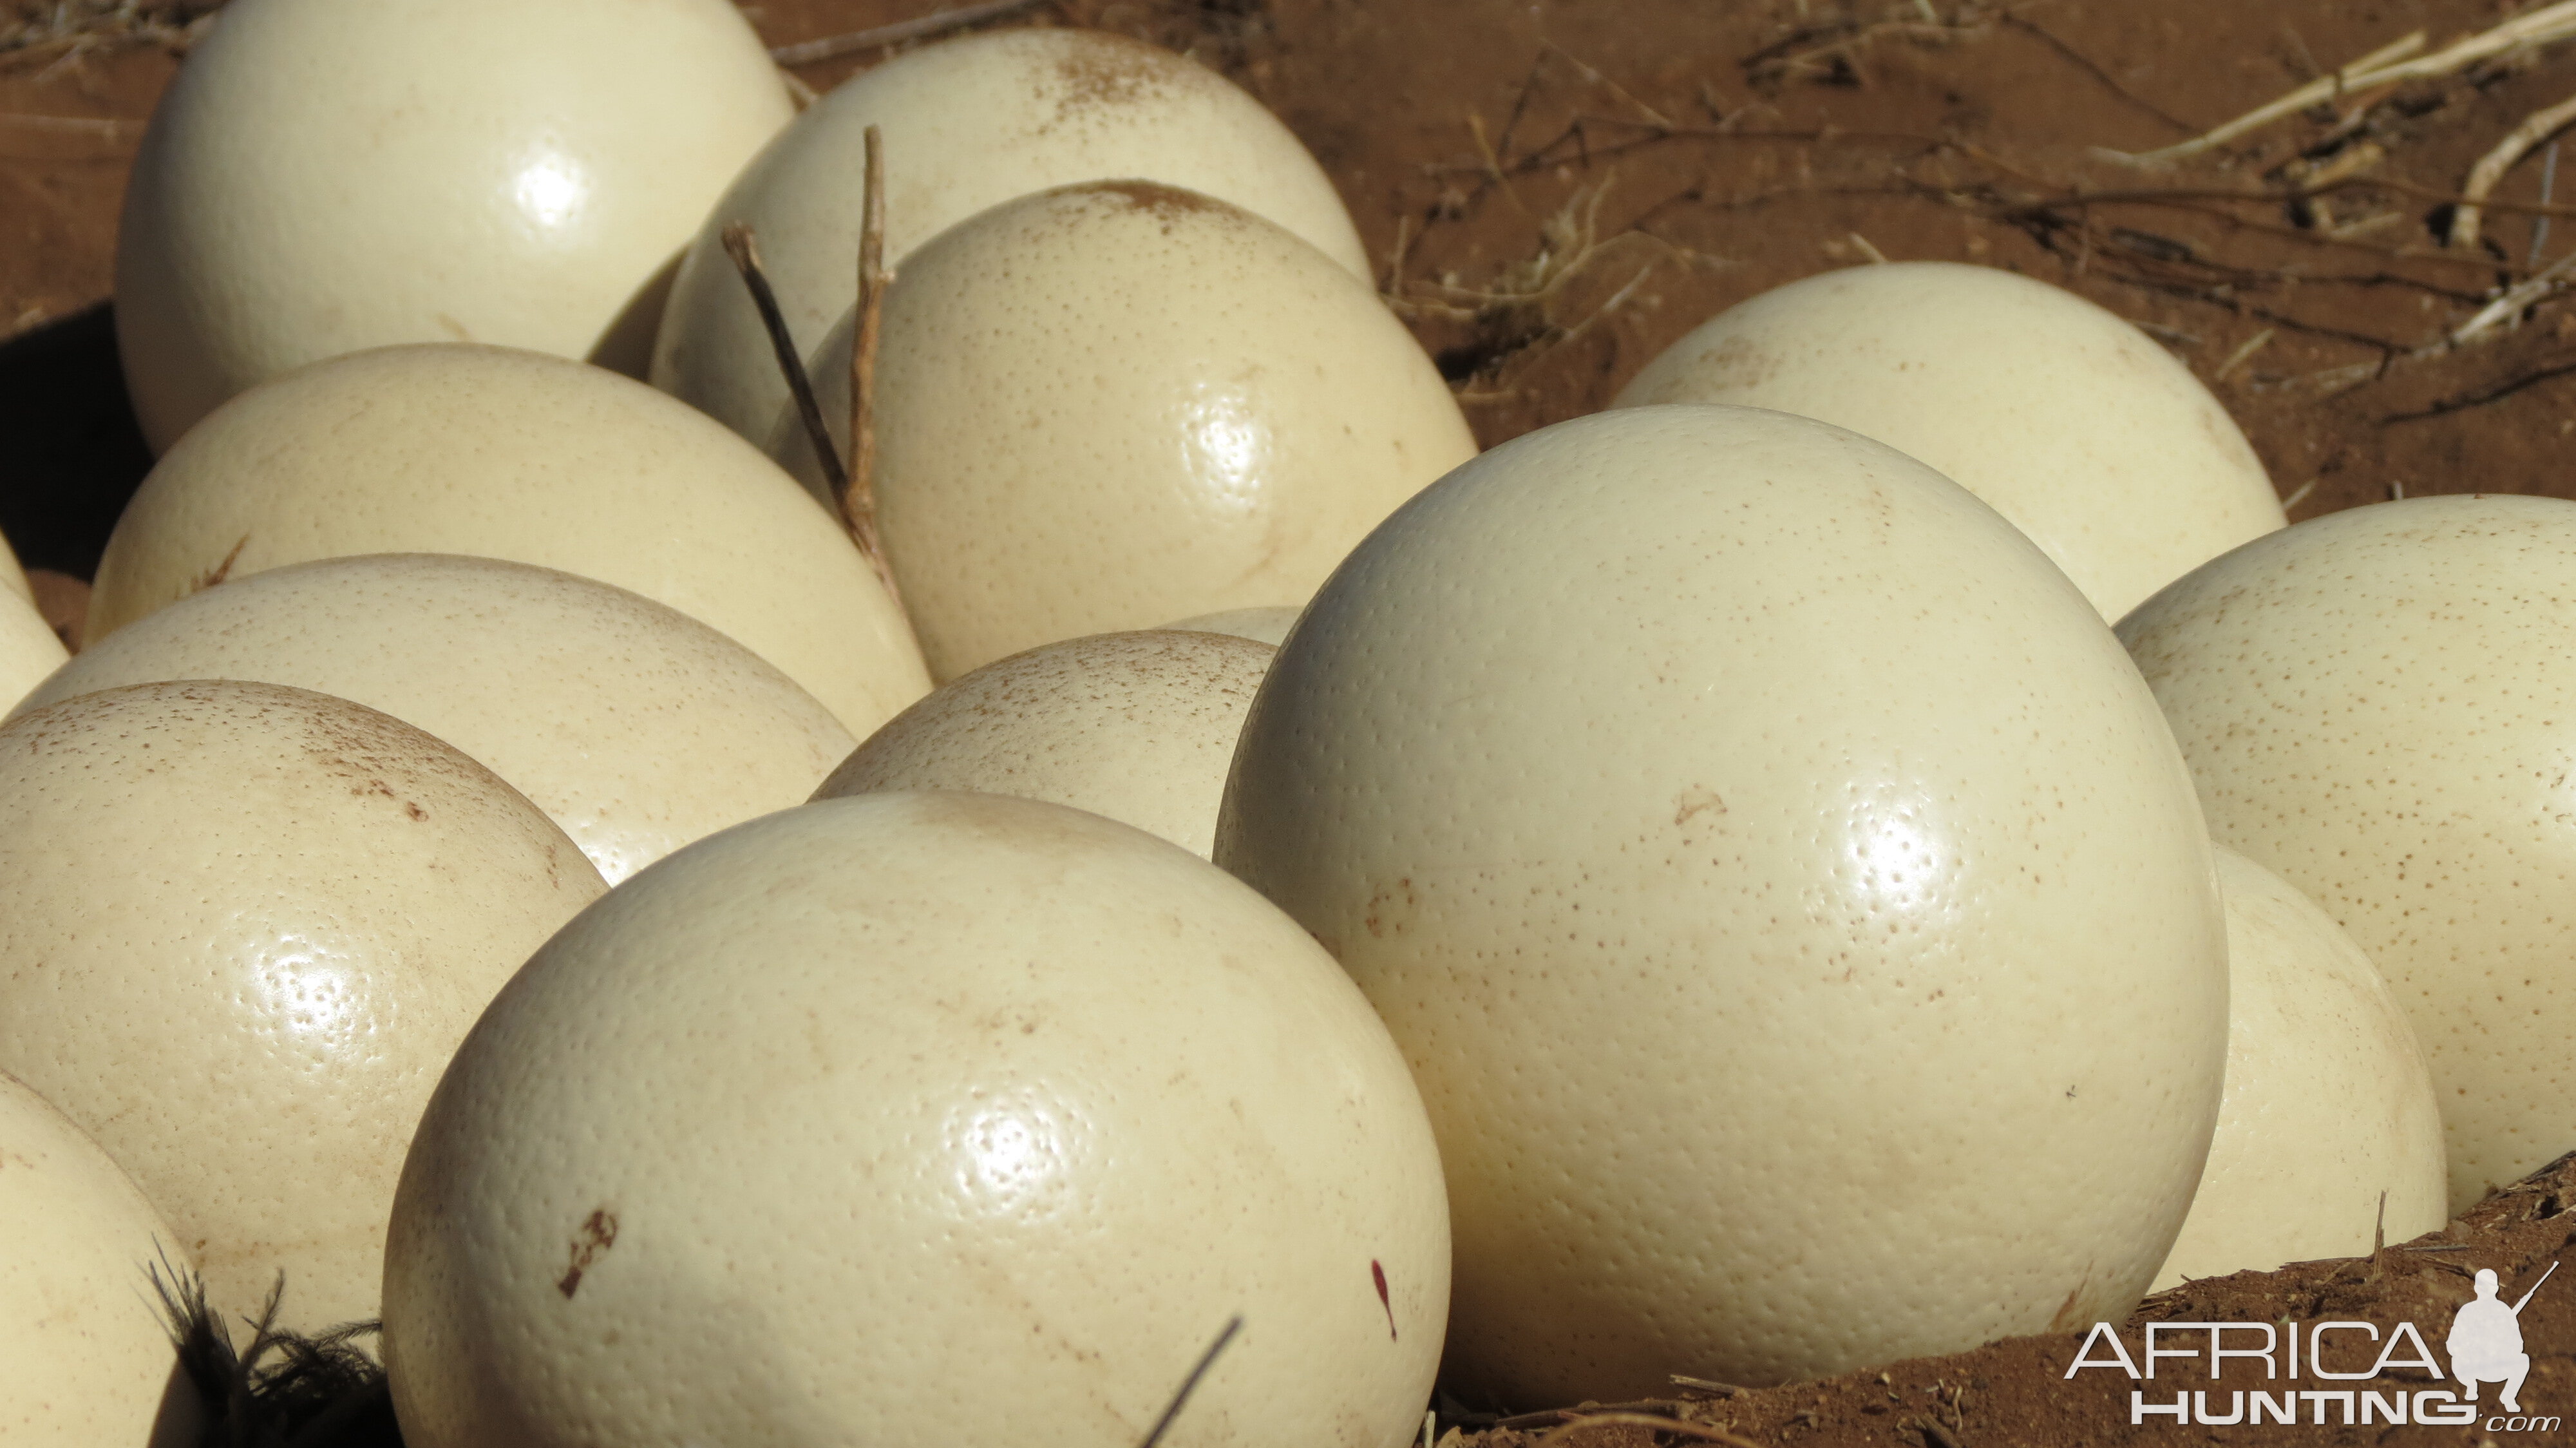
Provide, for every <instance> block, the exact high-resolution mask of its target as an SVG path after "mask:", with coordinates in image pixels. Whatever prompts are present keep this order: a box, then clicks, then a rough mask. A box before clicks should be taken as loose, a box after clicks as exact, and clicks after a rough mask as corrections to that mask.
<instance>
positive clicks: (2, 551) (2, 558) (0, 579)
mask: <svg viewBox="0 0 2576 1448" xmlns="http://www.w3.org/2000/svg"><path fill="white" fill-rule="evenodd" d="M0 585H5V586H6V587H7V588H8V590H9V591H10V592H11V593H14V594H16V595H18V596H19V597H20V598H23V599H26V600H28V601H30V602H33V601H34V600H35V597H36V590H35V588H34V587H33V586H31V585H30V584H29V583H28V582H27V570H26V569H25V568H24V567H22V566H21V565H20V564H19V562H18V554H17V551H16V550H15V549H13V548H11V547H10V546H9V540H8V539H6V538H0Z"/></svg>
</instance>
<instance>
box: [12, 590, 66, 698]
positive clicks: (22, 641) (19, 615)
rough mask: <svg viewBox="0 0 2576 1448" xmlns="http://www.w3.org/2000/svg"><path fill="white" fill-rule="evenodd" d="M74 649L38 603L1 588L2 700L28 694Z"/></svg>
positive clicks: (23, 696) (59, 665)
mask: <svg viewBox="0 0 2576 1448" xmlns="http://www.w3.org/2000/svg"><path fill="white" fill-rule="evenodd" d="M70 657H71V653H70V651H69V650H67V649H65V648H64V647H63V641H62V638H61V636H60V635H58V634H56V633H55V632H54V629H53V625H51V624H48V623H46V622H45V616H44V615H43V614H40V613H38V612H36V606H35V605H34V604H33V603H30V602H28V601H27V600H25V599H22V598H13V597H11V596H9V595H8V594H7V593H5V592H0V700H6V701H8V702H10V703H15V702H17V701H18V700H20V699H23V698H25V697H27V695H28V693H29V692H30V691H31V690H33V689H34V688H35V687H36V686H37V685H39V684H41V683H43V682H44V681H45V676H46V675H48V674H51V673H52V672H53V671H54V670H56V669H58V668H61V667H62V663H63V660H65V659H67V658H70Z"/></svg>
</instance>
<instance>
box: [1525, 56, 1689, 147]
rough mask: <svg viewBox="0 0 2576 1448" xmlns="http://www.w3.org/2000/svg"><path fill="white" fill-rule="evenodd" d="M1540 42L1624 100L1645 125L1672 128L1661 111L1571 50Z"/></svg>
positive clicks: (1583, 74) (1591, 80) (1580, 73)
mask: <svg viewBox="0 0 2576 1448" xmlns="http://www.w3.org/2000/svg"><path fill="white" fill-rule="evenodd" d="M1540 43H1541V44H1543V45H1545V46H1546V47H1547V48H1548V50H1549V51H1550V52H1552V53H1554V54H1555V55H1557V56H1558V57H1560V58H1561V59H1563V60H1564V61H1565V63H1566V64H1568V65H1570V66H1573V67H1574V70H1575V73H1576V74H1577V75H1580V76H1582V77H1583V78H1584V79H1585V80H1588V81H1590V82H1592V83H1593V84H1594V85H1597V86H1599V87H1601V88H1602V89H1603V90H1606V91H1608V92H1610V94H1611V95H1612V96H1614V97H1616V98H1618V99H1619V100H1620V101H1623V102H1625V103H1626V104H1627V105H1628V106H1629V107H1630V108H1632V109H1634V110H1635V111H1636V112H1637V114H1638V115H1640V116H1642V117H1644V118H1645V122H1646V124H1647V125H1650V126H1653V127H1655V128H1656V129H1658V130H1666V131H1668V130H1671V129H1672V126H1673V123H1672V122H1671V121H1670V120H1667V119H1666V118H1665V116H1664V113H1663V112H1661V111H1658V110H1656V109H1655V108H1654V107H1653V106H1650V105H1648V104H1646V103H1645V102H1644V101H1641V100H1639V99H1637V97H1636V96H1635V95H1634V94H1633V93H1632V92H1630V91H1629V89H1628V88H1627V87H1626V86H1623V85H1621V84H1619V83H1618V82H1617V81H1615V80H1612V79H1611V78H1610V77H1608V76H1606V75H1603V74H1602V73H1601V72H1600V71H1598V70H1595V69H1593V68H1592V67H1591V66H1589V65H1586V64H1584V63H1583V61H1582V60H1581V59H1579V58H1578V57H1576V56H1575V54H1574V53H1573V52H1572V51H1569V50H1567V49H1566V48H1565V47H1564V46H1562V45H1559V44H1557V43H1556V42H1555V41H1553V40H1549V41H1542V42H1540Z"/></svg>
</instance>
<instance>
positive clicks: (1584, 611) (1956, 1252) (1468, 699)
mask: <svg viewBox="0 0 2576 1448" xmlns="http://www.w3.org/2000/svg"><path fill="white" fill-rule="evenodd" d="M1216 860H1217V862H1218V863H1219V864H1220V865H1223V866H1225V867H1226V868H1227V869H1229V870H1232V871H1234V872H1235V873H1237V874H1238V875H1240V876H1241V877H1242V878H1244V879H1245V880H1246V881H1248V882H1249V883H1251V884H1253V885H1254V886H1255V887H1256V888H1258V889H1260V890H1261V891H1262V892H1263V893H1264V894H1266V895H1268V896H1270V898H1271V899H1273V900H1274V901H1276V902H1278V903H1279V904H1281V905H1282V906H1283V907H1284V908H1285V909H1287V911H1288V912H1289V914H1291V915H1292V916H1295V917H1296V918H1297V919H1298V921H1299V922H1300V923H1301V924H1303V925H1305V926H1306V927H1307V929H1309V930H1310V931H1312V932H1314V934H1315V935H1316V936H1317V937H1318V938H1319V939H1321V940H1322V941H1323V942H1324V944H1325V945H1326V947H1327V948H1328V949H1331V950H1332V951H1333V952H1334V953H1335V954H1336V955H1337V956H1338V957H1339V958H1340V960H1341V961H1342V963H1343V965H1344V966H1345V967H1346V968H1347V969H1349V970H1350V972H1351V973H1352V975H1353V976H1354V978H1356V979H1357V980H1358V981H1359V982H1360V984H1361V987H1362V988H1363V989H1364V990H1366V991H1367V992H1368V993H1369V997H1370V999H1371V1001H1372V1002H1373V1003H1374V1004H1375V1005H1376V1006H1377V1007H1378V1008H1379V1010H1380V1012H1381V1014H1383V1015H1384V1017H1385V1018H1386V1020H1387V1022H1388V1025H1389V1027H1390V1028H1391V1029H1392V1030H1393V1032H1394V1034H1395V1037H1396V1040H1397V1042H1398V1044H1399V1045H1400V1046H1402V1047H1403V1048H1404V1050H1405V1052H1406V1056H1407V1059H1408V1060H1409V1061H1410V1062H1411V1063H1412V1065H1413V1068H1414V1072H1415V1076H1416V1079H1417V1080H1418V1081H1419V1082H1420V1083H1421V1086H1422V1090H1423V1095H1424V1100H1425V1103H1426V1105H1428V1106H1429V1108H1430V1110H1431V1113H1432V1120H1433V1122H1434V1125H1435V1127H1436V1128H1437V1129H1438V1131H1439V1133H1440V1140H1441V1147H1442V1154H1443V1159H1444V1161H1445V1163H1446V1165H1447V1168H1448V1171H1449V1174H1450V1179H1449V1188H1450V1200H1451V1201H1452V1203H1453V1204H1454V1206H1455V1213H1456V1216H1455V1230H1456V1234H1457V1243H1458V1257H1457V1262H1458V1267H1457V1271H1458V1277H1457V1285H1456V1296H1455V1300H1456V1303H1457V1307H1456V1311H1455V1316H1454V1319H1453V1325H1452V1335H1451V1345H1450V1354H1451V1362H1450V1369H1449V1370H1450V1371H1451V1372H1453V1373H1457V1374H1460V1375H1461V1377H1462V1380H1466V1381H1473V1382H1479V1383H1482V1384H1485V1385H1488V1386H1490V1387H1491V1388H1492V1389H1494V1390H1495V1391H1496V1392H1498V1393H1499V1394H1501V1395H1502V1396H1503V1398H1504V1400H1505V1401H1509V1402H1513V1403H1529V1402H1568V1401H1574V1400H1576V1399H1578V1398H1585V1397H1590V1398H1597V1399H1602V1400H1609V1399H1613V1398H1618V1397H1635V1396H1639V1395H1643V1394H1651V1393H1659V1392H1662V1391H1665V1390H1666V1387H1667V1380H1666V1378H1665V1377H1664V1375H1665V1374H1667V1373H1671V1372H1689V1373H1700V1374H1705V1375H1708V1376H1711V1377H1716V1378H1721V1379H1723V1380H1726V1381H1730V1382H1745V1383H1762V1382H1772V1381H1779V1380H1784V1379H1788V1378H1795V1377H1805V1376H1821V1375H1827V1374H1831V1373H1835V1372H1840V1371H1845V1370H1848V1369H1852V1368H1856V1367H1860V1366H1863V1365H1866V1364H1870V1363H1877V1362H1883V1361H1888V1360H1891V1359H1895V1358H1900V1357H1908V1356H1915V1355H1923V1354H1934V1353H1943V1352H1949V1351H1954V1350H1957V1349H1961V1348H1965V1347H1968V1346H1972V1345H1974V1344H1976V1343H1980V1342H1983V1341H1986V1340H1988V1339H1990V1338H1993V1337H1997V1336H2002V1335H2006V1334H2014V1333H2029V1332H2037V1331H2041V1330H2043V1329H2046V1328H2048V1327H2049V1326H2050V1325H2051V1324H2052V1323H2056V1324H2059V1325H2061V1326H2062V1325H2065V1324H2067V1323H2081V1322H2089V1321H2092V1320H2095V1319H2096V1318H2101V1317H2110V1318H2113V1319H2117V1318H2118V1317H2119V1316H2120V1315H2122V1314H2123V1313H2125V1312H2126V1311H2127V1310H2128V1308H2129V1306H2130V1305H2131V1304H2132V1303H2133V1302H2134V1301H2135V1300H2136V1297H2137V1295H2138V1292H2139V1290H2140V1289H2142V1288H2143V1287H2144V1286H2145V1285H2146V1282H2147V1280H2148V1279H2149V1277H2150V1276H2151V1275H2152V1274H2153V1272H2154V1271H2155V1268H2156V1266H2157V1264H2158V1263H2159V1262H2161V1261H2162V1260H2163V1257H2164V1255H2165V1252H2166V1250H2167V1248H2168V1247H2169V1246H2170V1245H2171V1243H2172V1240H2173V1236H2174V1233H2175V1231H2176V1229H2177V1228H2178V1227H2179V1225H2180V1223H2181V1221H2182V1218H2183V1214H2184V1211H2185V1208H2186V1207H2187V1205H2188V1202H2189V1198H2190V1193H2191V1189H2192V1186H2193V1184H2194V1182H2195V1181H2196V1180H2197V1178H2198V1176H2199V1173H2200V1168H2201V1161H2202V1156H2203V1153H2204V1152H2205V1151H2206V1149H2207V1145H2208V1141H2209V1133H2210V1127H2211V1123H2212V1120H2213V1119H2214V1116H2215V1113H2216V1110H2217V1105H2218V1097H2219V1086H2220V1068H2221V1064H2222V1060H2223V1053H2224V1050H2225V1044H2226V1003H2227V997H2226V975H2225V957H2224V954H2223V939H2224V938H2223V933H2222V930H2223V926H2222V921H2221V916H2220V910H2219V902H2218V896H2217V891H2216V884H2215V880H2214V877H2213V873H2212V867H2211V863H2210V855H2209V846H2208V842H2207V838H2206V836H2205V834H2204V833H2203V831H2202V827H2201V823H2200V819H2199V812H2198V810H2197V809H2196V808H2195V806H2194V803H2193V799H2192V795H2191V791H2190V784H2189V780H2188V778H2187V776H2186V775H2185V773H2184V771H2183V768H2182V765H2181V761H2180V760H2179V758H2178V757H2177V755H2176V752H2175V750H2174V746H2173V742H2172V739H2171V738H2170V736H2169V735H2168V734H2167V733H2166V731H2165V729H2164V727H2163V724H2162V722H2161V721H2160V720H2159V719H2158V718H2157V716H2156V714H2155V710H2154V705H2153V701H2152V700H2151V699H2150V698H2149V697H2148V694H2147V691H2146V690H2145V688H2144V687H2143V685H2142V684H2141V683H2140V682H2139V680H2138V677H2137V674H2136V671H2135V670H2134V669H2132V668H2130V667H2129V666H2128V665H2127V661H2126V660H2125V659H2124V658H2122V657H2121V655H2120V652H2119V649H2118V645H2117V644H2116V642H2115V641H2114V640H2113V639H2112V637H2111V635H2110V633H2109V631H2108V629H2107V628H2105V627H2104V626H2103V624H2102V623H2101V621H2100V620H2099V618H2098V617H2097V616H2096V615H2095V614H2094V612H2093V610H2092V609H2091V607H2090V606H2089V605H2088V604H2086V603H2085V602H2084V600H2083V598H2082V596H2081V595H2080V594H2078V593H2077V592H2076V591H2075V589H2074V588H2073V587H2072V586H2071V585H2070V584H2069V583H2068V582H2067V581H2066V579H2065V578H2064V576H2063V575H2062V574H2060V573H2059V572H2058V571H2057V570H2056V569H2055V568H2054V567H2053V566H2051V565H2049V564H2048V563H2047V561H2046V560H2045V558H2044V557H2043V556H2042V555H2041V554H2040V553H2039V552H2038V550H2037V549H2036V548H2034V547H2033V546H2032V545H2031V544H2030V543H2029V542H2028V540H2026V539H2024V538H2023V537H2022V536H2021V535H2020V534H2019V533H2017V532H2015V531H2013V530H2012V529H2011V528H2010V527H2009V525H2007V524H2005V523H2004V522H2003V521H2002V520H2001V519H2000V518H1998V517H1997V516H1996V515H1995V514H1994V513H1993V512H1992V511H1991V510H1990V509H1988V508H1986V507H1985V506H1984V505H1983V504H1981V503H1978V502H1977V501H1976V500H1975V499H1974V498H1972V497H1971V496H1970V495H1968V494H1967V493H1966V492H1964V491H1963V490H1961V489H1959V488H1957V487H1956V486H1955V485H1953V484H1951V483H1949V482H1948V481H1947V480H1945V479H1942V478H1940V477H1939V476H1938V475H1936V474H1933V473H1932V472H1930V470H1928V469H1926V468H1924V467H1922V465H1921V464H1919V463H1916V462H1914V461H1913V460H1911V459H1908V458H1905V457H1903V456H1902V455H1900V454H1898V453H1896V452H1894V451H1892V450H1890V449H1887V448H1885V447H1883V446H1881V445H1879V444H1876V443H1872V442H1869V441H1868V440H1866V439H1863V438H1860V437H1858V436H1856V435H1854V434H1850V433H1846V432H1843V431H1841V430H1840V429H1836V428H1831V427H1828V426H1826V425H1824V424H1820V423H1814V422H1810V421H1807V420H1805V419H1799V418H1792V417H1788V416H1786V415H1784V414H1779V413H1768V412H1759V411H1754V410H1750V409H1739V408H1724V407H1714V406H1668V407H1655V408H1640V409H1633V410H1625V411H1619V412H1613V413H1605V414H1600V415H1597V416H1595V417H1591V418H1584V419H1578V420H1575V421H1573V422H1568V423H1562V424H1559V425H1557V426H1555V427H1551V428H1547V429H1544V430H1542V431H1540V432H1537V433H1533V434H1530V435H1528V436H1526V437H1523V438H1521V439H1518V440H1515V441H1513V442H1511V443H1508V444H1505V445H1504V446H1502V447H1500V448H1497V449H1495V450H1493V451H1491V452H1488V453H1486V454H1485V455H1484V456H1482V457H1480V458H1479V459H1477V460H1476V461H1475V462H1474V463H1471V464H1469V465H1468V466H1466V467H1464V468H1461V469H1459V470H1458V471H1457V472H1455V473H1453V474H1451V475H1450V476H1449V477H1447V478H1445V479H1443V480H1442V481H1441V482H1440V483H1439V484H1437V485H1435V486H1434V487H1432V488H1431V489H1429V490H1427V491H1426V492H1425V493H1424V494H1423V495H1422V496H1421V497H1419V498H1417V499H1416V500H1415V501H1414V502H1413V503H1411V504H1410V505H1408V506H1407V507H1406V508H1405V509H1404V510H1402V511H1401V512H1399V513H1398V514H1397V515H1396V516H1395V517H1394V518H1392V519H1390V520H1389V521H1388V522H1387V524H1386V525H1385V526H1383V527H1382V528H1380V529H1379V530H1378V531H1377V532H1376V533H1375V534H1373V535H1372V536H1371V537H1370V538H1369V539H1368V541H1367V542H1365V543H1364V544H1362V545H1361V547H1360V548H1359V549H1358V550H1357V551H1356V552H1354V553H1353V555H1352V556H1351V558H1350V560H1349V561H1348V562H1347V563H1345V564H1344V565H1343V567H1342V568H1341V569H1340V570H1339V571H1338V572H1337V573H1336V574H1335V575H1334V577H1333V579H1332V580H1331V581H1330V582H1329V583H1328V584H1327V585H1326V586H1325V587H1324V589H1323V590H1322V592H1321V593H1319V594H1318V595H1317V597H1316V598H1315V600H1314V601H1313V602H1312V603H1311V604H1310V605H1308V607H1307V610H1306V612H1305V614H1304V616H1303V617H1302V618H1301V619H1300V620H1299V622H1298V625H1297V630H1296V632H1294V633H1293V634H1291V635H1290V636H1289V639H1288V642H1287V644H1286V645H1285V646H1284V647H1283V648H1282V649H1281V651H1280V654H1279V656H1278V658H1277V659H1276V660H1275V661H1274V662H1273V664H1272V667H1271V672H1270V674H1269V676H1268V678H1267V679H1265V680H1264V682H1263V685H1262V689H1261V692H1260V693H1259V695H1258V696H1256V698H1255V700H1254V704H1253V709H1252V714H1251V717H1250V718H1249V719H1248V720H1247V722H1246V725H1245V730H1244V735H1243V739H1242V741H1241V743H1240V744H1239V746H1238V748H1237V752H1236V757H1235V764H1234V772H1233V775H1232V777H1231V778H1230V780H1229V781H1228V784H1227V792H1226V799H1225V804H1224V806H1223V809H1222V811H1221V813H1220V815H1219V819H1218V826H1217V849H1216ZM1826 1264H1829V1266H1827V1265H1826Z"/></svg>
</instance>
